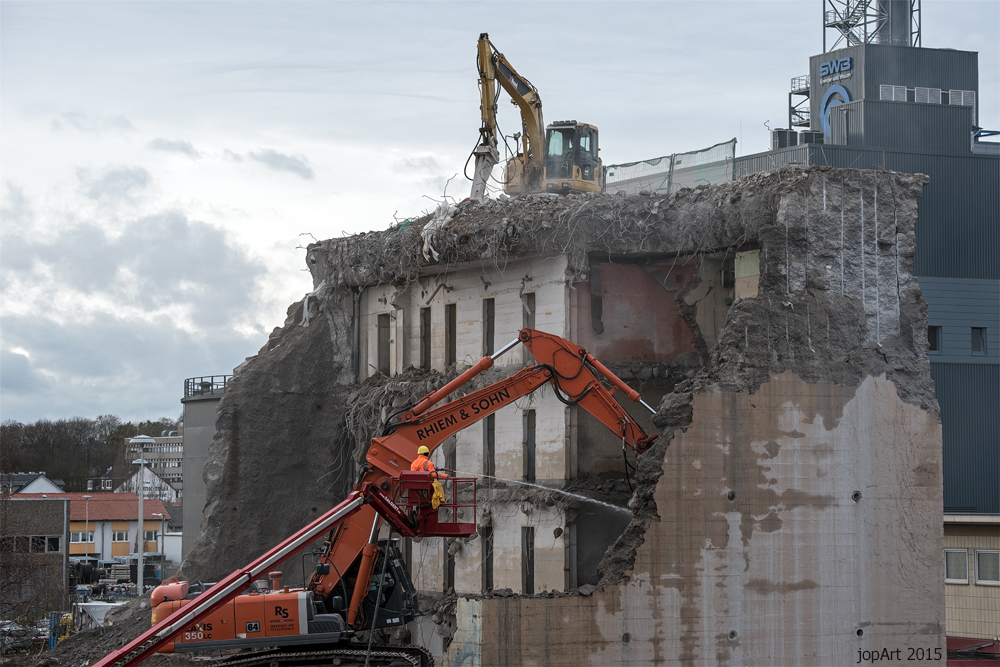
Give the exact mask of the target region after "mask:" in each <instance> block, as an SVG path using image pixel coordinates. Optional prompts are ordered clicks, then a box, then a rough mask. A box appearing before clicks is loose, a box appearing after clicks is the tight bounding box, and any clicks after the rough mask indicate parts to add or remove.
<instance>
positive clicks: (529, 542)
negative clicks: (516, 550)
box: [521, 526, 535, 595]
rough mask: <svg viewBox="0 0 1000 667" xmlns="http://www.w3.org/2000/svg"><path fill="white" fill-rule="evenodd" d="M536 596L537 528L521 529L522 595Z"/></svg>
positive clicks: (525, 527)
mask: <svg viewBox="0 0 1000 667" xmlns="http://www.w3.org/2000/svg"><path fill="white" fill-rule="evenodd" d="M534 594H535V527H534V526H522V527H521V595H534Z"/></svg>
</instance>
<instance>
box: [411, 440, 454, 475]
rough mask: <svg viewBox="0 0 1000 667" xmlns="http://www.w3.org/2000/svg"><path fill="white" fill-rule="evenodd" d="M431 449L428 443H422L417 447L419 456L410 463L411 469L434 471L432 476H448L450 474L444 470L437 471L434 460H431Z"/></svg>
mask: <svg viewBox="0 0 1000 667" xmlns="http://www.w3.org/2000/svg"><path fill="white" fill-rule="evenodd" d="M430 456H431V450H429V449H427V447H426V445H420V446H419V447H417V458H416V459H415V460H414V461H413V463H411V464H410V470H423V471H424V472H432V473H434V474H433V475H431V477H435V478H436V477H448V475H446V474H444V473H443V472H437V471H436V470H435V469H434V462H433V461H431V458H430Z"/></svg>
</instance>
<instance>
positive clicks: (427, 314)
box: [420, 308, 431, 370]
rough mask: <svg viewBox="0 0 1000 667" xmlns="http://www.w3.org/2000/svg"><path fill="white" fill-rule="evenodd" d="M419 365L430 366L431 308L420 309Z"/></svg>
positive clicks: (425, 368)
mask: <svg viewBox="0 0 1000 667" xmlns="http://www.w3.org/2000/svg"><path fill="white" fill-rule="evenodd" d="M420 367H421V368H423V369H424V370H430V368H431V309H430V308H421V309H420Z"/></svg>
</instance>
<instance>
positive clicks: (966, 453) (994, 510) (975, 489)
mask: <svg viewBox="0 0 1000 667" xmlns="http://www.w3.org/2000/svg"><path fill="white" fill-rule="evenodd" d="M931 377H933V378H934V386H935V392H936V393H937V397H938V403H939V404H940V405H941V430H942V435H943V437H944V442H945V449H944V457H945V458H944V511H945V513H949V514H1000V487H998V482H997V480H998V479H1000V446H998V443H1000V419H997V416H996V415H997V407H998V401H1000V390H998V389H997V387H1000V365H998V364H931ZM990 387H992V391H984V389H989V388H990ZM988 414H989V415H993V418H992V419H983V415H988Z"/></svg>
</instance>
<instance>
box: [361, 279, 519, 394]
mask: <svg viewBox="0 0 1000 667" xmlns="http://www.w3.org/2000/svg"><path fill="white" fill-rule="evenodd" d="M521 306H522V308H521V327H522V328H528V329H534V328H535V293H534V292H527V293H524V294H522V295H521ZM481 322H482V325H483V356H490V355H492V354H494V353H495V352H496V299H495V298H492V297H490V298H487V299H483V316H482V320H481ZM390 325H391V321H390V315H389V313H382V314H380V315H379V316H378V318H377V322H376V327H377V330H378V341H377V344H376V366H375V367H376V368H377V369H378V372H379V373H381V374H383V375H386V376H389V375H392V368H391V364H390V341H391V336H390ZM433 340H434V339H433V328H432V326H431V307H430V306H427V307H425V308H421V309H420V362H419V363H420V368H423V369H425V370H429V369H430V367H431V345H432V341H433ZM525 355H527V351H525ZM525 360H526V361H527V356H525ZM457 361H458V304H455V303H448V304H445V306H444V363H445V365H446V366H449V365H452V364H455V363H456V362H457Z"/></svg>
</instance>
